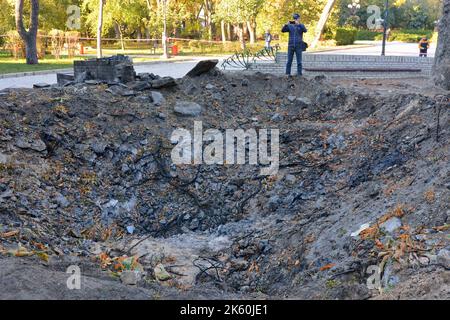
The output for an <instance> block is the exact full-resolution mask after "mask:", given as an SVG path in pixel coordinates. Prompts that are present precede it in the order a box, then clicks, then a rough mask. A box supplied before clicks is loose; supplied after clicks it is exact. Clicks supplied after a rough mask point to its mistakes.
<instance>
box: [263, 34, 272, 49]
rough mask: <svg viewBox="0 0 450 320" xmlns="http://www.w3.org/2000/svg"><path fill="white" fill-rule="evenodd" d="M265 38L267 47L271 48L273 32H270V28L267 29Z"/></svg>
mask: <svg viewBox="0 0 450 320" xmlns="http://www.w3.org/2000/svg"><path fill="white" fill-rule="evenodd" d="M264 39H265V40H266V46H265V47H266V49H270V48H271V45H270V43H271V42H272V34H271V33H270V30H267V31H266V34H265V35H264Z"/></svg>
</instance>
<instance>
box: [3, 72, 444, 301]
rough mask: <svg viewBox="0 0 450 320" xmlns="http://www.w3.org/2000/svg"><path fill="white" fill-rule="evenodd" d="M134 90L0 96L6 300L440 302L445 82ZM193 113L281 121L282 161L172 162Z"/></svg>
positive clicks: (225, 81)
mask: <svg viewBox="0 0 450 320" xmlns="http://www.w3.org/2000/svg"><path fill="white" fill-rule="evenodd" d="M139 88H140V89H139ZM116 89H117V88H116ZM124 89H125V88H122V90H124ZM132 89H134V90H135V91H129V90H127V91H126V92H123V91H122V92H120V91H119V90H108V86H107V85H106V84H100V85H88V84H76V85H73V86H67V87H64V88H56V87H51V88H44V89H30V90H26V89H23V90H9V91H4V92H1V93H0V253H1V254H0V285H1V287H2V290H0V298H1V299H27V298H31V299H34V298H46V299H242V298H248V299H278V298H290V299H292V298H301V299H398V298H406V299H422V298H428V299H449V298H450V291H449V286H448V283H449V281H448V276H449V271H448V270H449V249H450V246H449V244H450V243H449V240H450V238H449V213H450V205H449V195H450V175H449V169H450V165H449V156H450V153H449V137H450V130H449V105H450V93H449V92H448V91H447V92H446V91H439V90H437V89H436V88H433V87H431V86H429V85H428V83H427V82H426V81H416V80H411V81H400V80H391V81H381V80H354V81H351V82H346V81H338V80H333V81H331V80H327V79H326V78H324V77H316V78H301V79H296V78H285V77H276V76H272V75H265V74H258V73H256V74H253V73H237V72H236V73H227V74H223V73H221V72H219V71H217V70H214V71H212V72H209V73H208V74H204V75H202V76H199V77H196V78H188V77H186V78H183V79H178V80H177V85H176V86H170V87H163V88H161V89H147V87H146V86H140V85H137V86H133V87H132ZM136 90H142V91H136ZM152 91H153V92H152ZM155 92H159V93H161V94H162V97H161V95H159V94H158V93H155ZM180 101H185V102H189V103H191V102H195V103H197V104H199V105H200V106H201V107H202V112H201V114H199V115H192V116H186V115H185V116H182V115H180V114H179V113H177V112H175V110H174V107H175V105H176V104H177V102H180ZM191 111H192V109H191ZM194 121H202V123H203V129H204V130H207V129H218V130H221V131H224V130H226V129H240V128H242V129H252V128H254V129H257V130H258V129H279V130H280V169H279V172H278V173H277V174H276V175H273V176H262V175H260V167H259V166H254V165H253V166H252V165H214V166H210V165H205V164H203V165H174V164H173V163H172V161H171V157H170V155H171V151H172V149H173V147H174V146H173V144H172V143H171V139H170V138H171V134H172V132H173V130H174V129H177V128H185V129H188V130H193V127H194ZM363 225H365V226H363ZM361 226H363V227H361ZM358 231H360V232H358ZM71 265H78V266H79V267H80V268H81V273H82V281H81V284H82V285H81V289H80V290H69V289H68V288H67V286H66V282H67V279H68V277H69V276H70V275H69V274H67V273H66V270H67V267H68V266H71ZM374 265H375V266H378V267H379V268H380V269H379V270H380V271H381V274H380V277H379V280H380V281H379V285H377V286H375V287H371V286H368V285H367V282H368V278H369V277H370V276H371V274H370V273H368V268H369V267H370V266H374ZM126 272H132V273H133V276H136V277H137V280H136V282H137V284H136V285H129V284H128V285H127V284H126V283H129V282H128V281H127V280H126V279H125V276H124V274H125V273H126Z"/></svg>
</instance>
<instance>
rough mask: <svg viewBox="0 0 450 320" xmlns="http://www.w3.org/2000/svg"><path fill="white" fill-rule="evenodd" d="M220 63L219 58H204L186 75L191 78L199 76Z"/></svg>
mask: <svg viewBox="0 0 450 320" xmlns="http://www.w3.org/2000/svg"><path fill="white" fill-rule="evenodd" d="M218 63H219V60H203V61H200V62H199V63H197V65H196V66H195V67H194V68H193V69H192V70H191V71H189V72H188V73H187V74H186V76H187V77H190V78H194V77H198V76H200V75H202V74H204V73H206V72H208V71H211V70H212V69H214V68H215V67H216V65H217V64H218Z"/></svg>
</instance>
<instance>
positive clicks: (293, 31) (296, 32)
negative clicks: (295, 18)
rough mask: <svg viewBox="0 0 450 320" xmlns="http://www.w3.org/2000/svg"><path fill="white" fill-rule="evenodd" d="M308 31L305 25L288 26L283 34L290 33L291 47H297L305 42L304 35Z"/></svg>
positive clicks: (284, 28) (283, 30)
mask: <svg viewBox="0 0 450 320" xmlns="http://www.w3.org/2000/svg"><path fill="white" fill-rule="evenodd" d="M307 31H308V30H307V29H306V27H305V25H304V24H302V23H300V24H286V25H285V26H284V27H283V29H282V30H281V32H289V46H290V47H295V46H299V45H301V44H302V42H303V33H306V32H307Z"/></svg>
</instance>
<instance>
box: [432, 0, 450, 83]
mask: <svg viewBox="0 0 450 320" xmlns="http://www.w3.org/2000/svg"><path fill="white" fill-rule="evenodd" d="M433 74H434V80H435V83H436V85H438V86H440V87H442V88H444V89H446V90H450V0H444V5H443V13H442V18H441V20H440V22H439V40H438V45H437V49H436V57H435V59H434V70H433Z"/></svg>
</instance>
